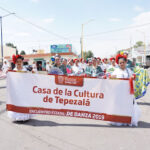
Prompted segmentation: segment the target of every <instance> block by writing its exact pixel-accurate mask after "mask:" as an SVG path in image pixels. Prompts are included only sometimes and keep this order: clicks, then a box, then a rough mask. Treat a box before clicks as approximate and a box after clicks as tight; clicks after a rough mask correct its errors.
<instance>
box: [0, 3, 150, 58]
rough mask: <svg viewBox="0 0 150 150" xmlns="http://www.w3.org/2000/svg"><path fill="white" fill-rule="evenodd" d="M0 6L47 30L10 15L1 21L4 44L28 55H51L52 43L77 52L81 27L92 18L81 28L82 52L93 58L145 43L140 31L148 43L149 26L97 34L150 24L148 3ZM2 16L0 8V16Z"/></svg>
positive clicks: (9, 4)
mask: <svg viewBox="0 0 150 150" xmlns="http://www.w3.org/2000/svg"><path fill="white" fill-rule="evenodd" d="M0 7H3V8H5V9H7V10H9V11H11V12H15V13H16V14H17V15H18V16H20V17H22V18H24V19H26V20H28V21H30V22H32V23H34V24H36V25H38V26H41V27H43V28H44V29H46V30H47V31H49V32H45V31H43V30H40V29H38V28H36V27H35V26H32V25H31V24H28V23H26V22H24V21H22V20H20V19H18V18H16V17H15V16H13V15H12V16H9V17H6V18H3V34H4V35H3V36H4V43H6V42H12V43H14V44H15V45H17V47H18V49H19V50H25V51H26V52H27V53H31V52H32V49H45V50H46V52H50V45H52V44H72V45H73V48H74V50H76V51H77V52H78V53H79V52H80V36H81V24H83V23H86V22H87V21H89V20H91V19H93V21H91V22H89V23H88V24H86V25H85V26H84V37H85V38H84V49H85V50H92V51H93V52H94V54H95V55H96V56H99V57H108V56H110V55H112V54H114V53H115V52H116V51H117V50H118V49H125V48H128V47H130V45H133V44H134V43H135V42H136V41H138V40H144V34H143V32H145V34H146V43H147V44H148V43H150V25H148V26H144V27H140V28H132V29H128V30H122V31H117V32H110V33H105V34H99V33H102V32H105V31H106V32H107V31H111V30H116V29H120V28H124V27H130V26H137V25H141V24H145V23H150V0H0ZM5 14H7V12H5V11H3V10H1V9H0V15H1V16H3V15H5ZM141 31H142V32H141ZM53 33H54V34H53ZM55 34H56V35H55ZM87 35H90V36H87Z"/></svg>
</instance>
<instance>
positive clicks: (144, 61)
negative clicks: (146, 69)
mask: <svg viewBox="0 0 150 150" xmlns="http://www.w3.org/2000/svg"><path fill="white" fill-rule="evenodd" d="M136 31H138V32H140V33H142V34H143V35H144V59H143V63H144V65H146V35H145V32H143V31H140V30H136Z"/></svg>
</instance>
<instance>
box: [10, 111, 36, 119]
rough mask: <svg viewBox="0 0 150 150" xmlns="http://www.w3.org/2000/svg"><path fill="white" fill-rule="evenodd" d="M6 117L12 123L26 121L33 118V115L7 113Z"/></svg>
mask: <svg viewBox="0 0 150 150" xmlns="http://www.w3.org/2000/svg"><path fill="white" fill-rule="evenodd" d="M8 117H9V118H10V119H11V120H12V121H27V120H30V119H31V118H32V117H33V114H25V113H16V112H13V111H8Z"/></svg>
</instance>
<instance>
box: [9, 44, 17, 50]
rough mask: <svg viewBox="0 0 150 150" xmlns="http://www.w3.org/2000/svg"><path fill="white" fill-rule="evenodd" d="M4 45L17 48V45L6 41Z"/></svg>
mask: <svg viewBox="0 0 150 150" xmlns="http://www.w3.org/2000/svg"><path fill="white" fill-rule="evenodd" d="M6 46H8V47H12V48H15V49H17V46H15V45H14V44H13V43H6Z"/></svg>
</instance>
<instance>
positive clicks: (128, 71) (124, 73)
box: [112, 68, 133, 78]
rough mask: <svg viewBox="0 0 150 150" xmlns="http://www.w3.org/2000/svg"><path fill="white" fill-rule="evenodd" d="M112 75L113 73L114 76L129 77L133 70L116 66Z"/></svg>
mask: <svg viewBox="0 0 150 150" xmlns="http://www.w3.org/2000/svg"><path fill="white" fill-rule="evenodd" d="M112 75H115V76H116V78H130V77H131V76H132V75H133V72H132V71H131V69H129V68H126V69H124V70H122V69H120V68H116V69H115V71H114V72H113V73H112Z"/></svg>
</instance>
